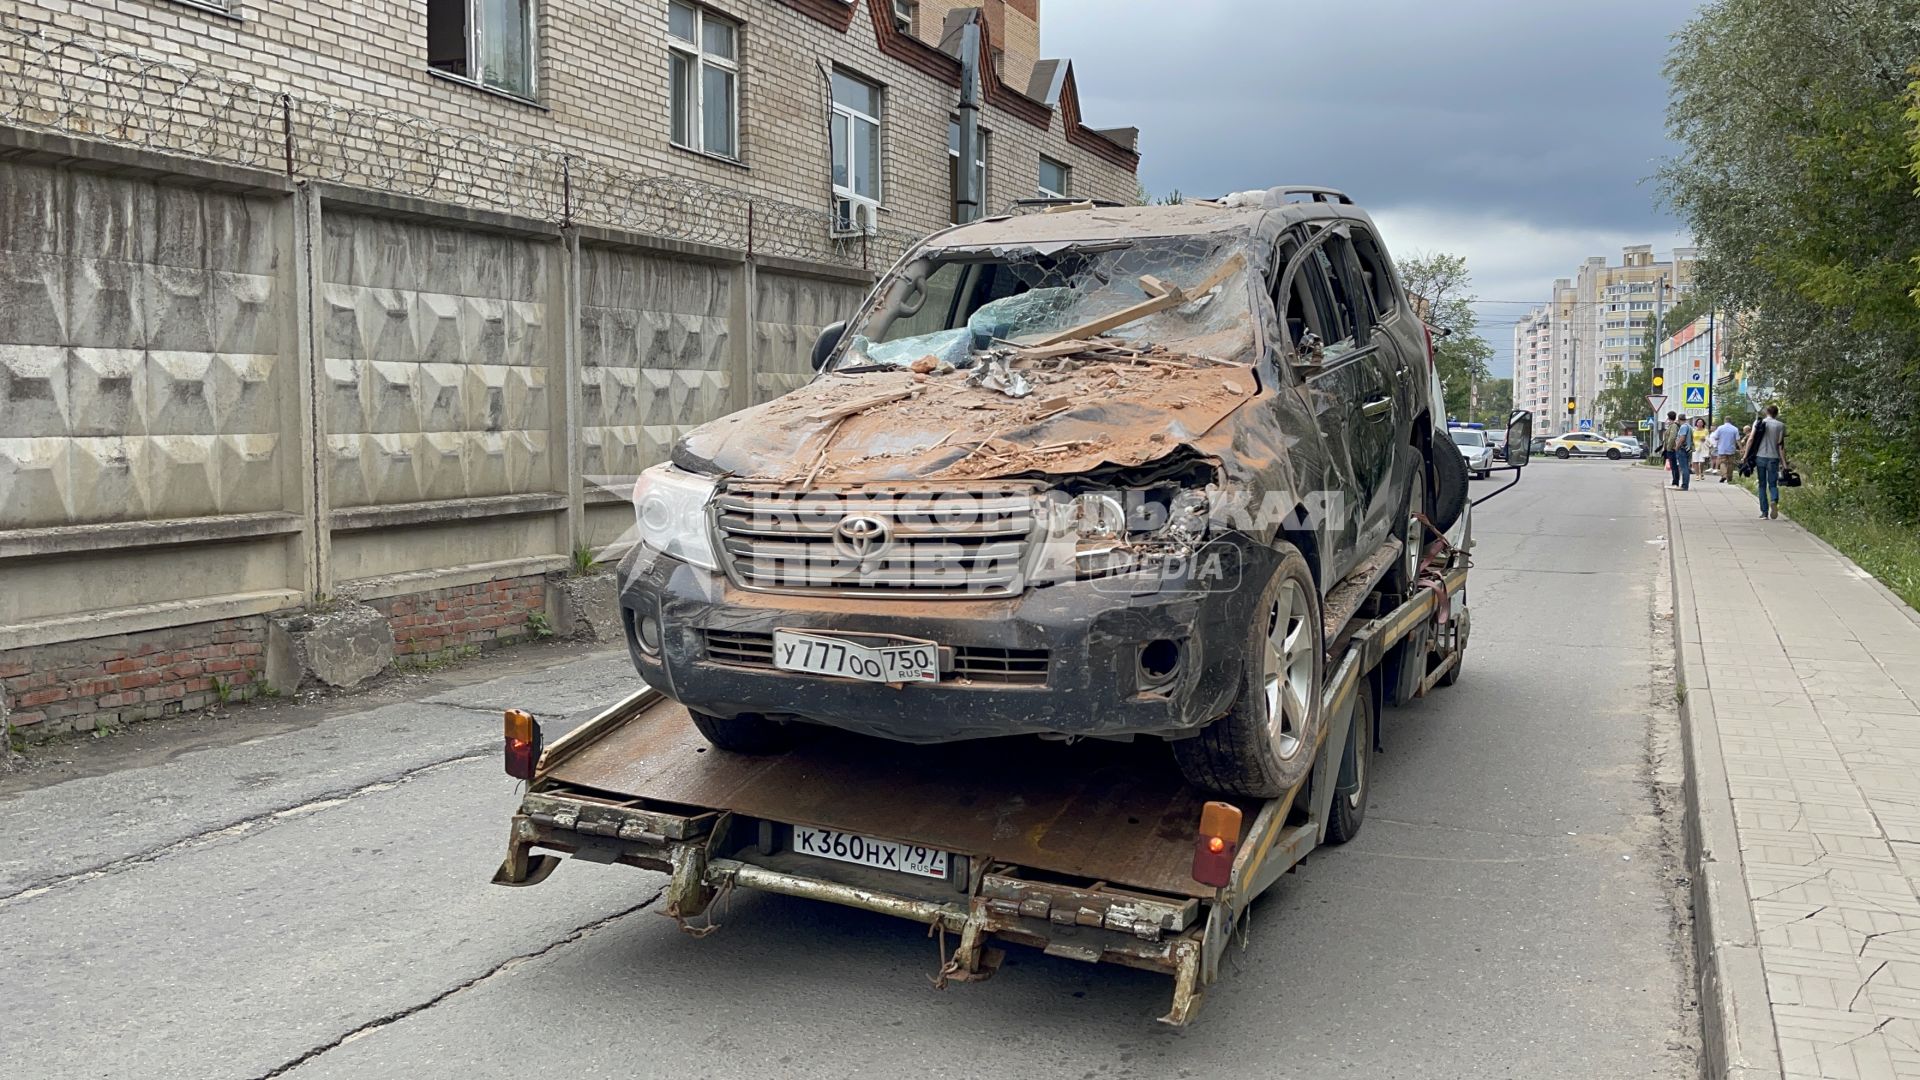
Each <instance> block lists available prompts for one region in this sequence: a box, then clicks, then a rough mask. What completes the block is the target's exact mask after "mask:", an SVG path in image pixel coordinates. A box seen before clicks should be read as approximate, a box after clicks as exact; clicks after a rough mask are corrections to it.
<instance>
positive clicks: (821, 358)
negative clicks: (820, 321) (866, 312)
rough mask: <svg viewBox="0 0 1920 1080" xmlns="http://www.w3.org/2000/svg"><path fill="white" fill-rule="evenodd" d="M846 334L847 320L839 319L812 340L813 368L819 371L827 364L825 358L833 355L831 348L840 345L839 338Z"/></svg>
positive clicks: (833, 348)
mask: <svg viewBox="0 0 1920 1080" xmlns="http://www.w3.org/2000/svg"><path fill="white" fill-rule="evenodd" d="M846 334H847V320H845V319H841V320H840V321H839V322H837V323H834V324H833V325H832V326H829V327H827V328H826V329H825V330H822V331H820V336H819V337H817V338H815V339H814V341H813V370H815V371H819V370H820V369H821V368H823V367H826V366H827V360H828V359H830V358H831V357H832V356H833V350H835V349H837V348H839V347H840V339H841V338H843V337H845V336H846Z"/></svg>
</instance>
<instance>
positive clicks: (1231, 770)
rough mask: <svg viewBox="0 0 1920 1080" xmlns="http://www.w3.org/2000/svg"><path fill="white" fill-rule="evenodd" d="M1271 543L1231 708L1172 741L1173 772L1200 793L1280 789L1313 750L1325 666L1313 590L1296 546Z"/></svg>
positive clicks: (1320, 726) (1261, 793) (1271, 793)
mask: <svg viewBox="0 0 1920 1080" xmlns="http://www.w3.org/2000/svg"><path fill="white" fill-rule="evenodd" d="M1276 548H1277V551H1278V554H1279V555H1280V565H1279V567H1277V568H1276V569H1275V570H1274V572H1273V578H1272V579H1271V580H1269V581H1268V582H1267V586H1266V588H1264V589H1262V590H1261V591H1260V600H1259V602H1258V604H1256V605H1255V607H1254V609H1253V612H1252V617H1251V619H1250V620H1249V621H1250V623H1251V625H1249V626H1248V627H1247V631H1246V632H1247V644H1246V655H1245V659H1244V661H1243V662H1242V664H1241V678H1240V693H1239V695H1238V697H1237V699H1236V700H1235V701H1234V703H1233V707H1232V708H1230V709H1228V710H1227V714H1226V715H1225V716H1222V717H1221V718H1219V719H1218V720H1215V721H1214V722H1213V723H1211V724H1209V725H1207V727H1206V729H1205V730H1203V731H1201V732H1200V734H1198V735H1194V736H1191V737H1189V738H1185V739H1180V740H1177V741H1175V742H1174V744H1173V756H1174V759H1175V760H1176V761H1177V762H1178V763H1179V765H1180V772H1181V774H1182V775H1184V776H1185V777H1186V778H1187V782H1188V783H1190V784H1192V785H1193V786H1194V787H1196V788H1199V789H1201V790H1202V791H1207V792H1212V793H1216V794H1220V795H1226V796H1230V797H1239V798H1245V799H1271V798H1274V797H1276V796H1279V795H1283V794H1285V793H1286V792H1287V791H1288V790H1290V789H1292V788H1293V787H1294V786H1295V785H1296V784H1298V783H1300V781H1301V780H1303V779H1305V777H1306V775H1307V771H1308V770H1309V769H1311V768H1312V767H1313V759H1314V756H1315V754H1316V753H1317V752H1318V750H1319V745H1320V738H1321V733H1322V731H1323V730H1324V718H1323V717H1322V716H1321V708H1320V692H1321V687H1322V684H1323V682H1324V681H1325V669H1326V654H1325V643H1324V642H1323V641H1322V634H1323V631H1322V629H1321V626H1320V590H1319V589H1318V588H1316V587H1315V586H1314V583H1313V576H1312V575H1311V574H1310V573H1308V571H1307V560H1306V559H1305V558H1302V557H1301V555H1300V552H1299V550H1298V549H1296V548H1295V547H1294V546H1293V545H1291V544H1286V543H1281V544H1278V545H1276Z"/></svg>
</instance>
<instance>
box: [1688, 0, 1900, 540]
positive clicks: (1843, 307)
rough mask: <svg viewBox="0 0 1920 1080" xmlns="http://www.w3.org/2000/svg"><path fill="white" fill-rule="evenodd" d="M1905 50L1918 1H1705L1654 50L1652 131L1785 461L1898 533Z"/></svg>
mask: <svg viewBox="0 0 1920 1080" xmlns="http://www.w3.org/2000/svg"><path fill="white" fill-rule="evenodd" d="M1916 56H1920V0H1877V2H1876V3H1873V4H1858V3H1832V4H1826V3H1822V4H1800V3H1780V2H1778V0H1714V2H1711V3H1708V4H1706V5H1705V6H1703V7H1702V8H1701V10H1700V12H1699V14H1698V15H1697V16H1696V17H1695V18H1694V19H1693V21H1692V22H1690V23H1689V24H1688V25H1687V26H1686V27H1685V28H1684V29H1683V30H1682V31H1681V32H1680V34H1679V35H1677V37H1676V39H1675V46H1674V49H1673V51H1672V53H1671V54H1670V56H1669V57H1668V62H1667V76H1668V79H1669V81H1670V82H1671V84H1672V87H1671V100H1670V103H1669V107H1668V127H1669V130H1670V132H1671V133H1672V135H1673V136H1674V138H1675V140H1676V141H1677V142H1678V143H1680V144H1681V145H1682V146H1684V147H1685V148H1686V149H1685V151H1684V152H1683V153H1682V154H1681V155H1680V157H1679V158H1678V159H1677V160H1675V161H1672V162H1670V163H1669V164H1668V165H1667V166H1666V167H1665V168H1664V169H1663V170H1662V172H1661V182H1662V187H1663V190H1664V192H1665V194H1666V196H1667V198H1668V199H1669V201H1670V202H1671V203H1672V205H1673V206H1674V207H1675V208H1676V209H1677V210H1678V211H1679V212H1680V213H1681V215H1682V216H1684V217H1685V218H1686V219H1687V221H1688V222H1689V224H1691V226H1692V228H1693V232H1694V235H1695V238H1696V240H1697V241H1698V243H1699V246H1700V248H1701V255H1702V260H1701V264H1700V267H1699V277H1698V282H1699V286H1700V291H1701V294H1702V296H1703V297H1704V298H1706V299H1707V300H1708V301H1709V302H1710V303H1712V304H1713V305H1714V307H1715V308H1717V309H1718V310H1720V311H1723V312H1738V313H1739V328H1738V332H1737V333H1736V334H1735V335H1734V336H1733V338H1732V345H1733V363H1734V364H1735V365H1736V366H1738V367H1741V368H1743V369H1744V370H1745V371H1746V373H1747V375H1748V377H1749V380H1750V381H1751V383H1752V385H1755V386H1759V387H1764V388H1766V394H1765V396H1764V397H1763V402H1764V401H1767V400H1773V401H1777V402H1778V403H1779V404H1780V405H1781V408H1782V418H1783V419H1785V420H1786V422H1787V428H1788V441H1789V451H1788V452H1789V455H1790V456H1792V457H1793V459H1794V461H1795V464H1796V465H1797V466H1798V467H1799V468H1800V470H1801V472H1802V474H1803V475H1806V476H1807V477H1808V482H1809V484H1813V483H1816V482H1817V483H1818V484H1819V485H1820V490H1821V492H1822V498H1823V499H1825V500H1828V504H1829V505H1831V506H1832V507H1833V508H1834V511H1835V513H1836V514H1853V515H1855V516H1857V517H1859V518H1860V520H1866V518H1865V517H1864V516H1863V515H1867V514H1869V512H1870V513H1871V515H1872V519H1873V520H1875V521H1885V522H1890V523H1896V524H1901V525H1904V526H1905V527H1907V528H1908V529H1909V530H1911V529H1912V526H1913V524H1914V523H1916V522H1920V482H1916V480H1915V478H1916V477H1920V303H1916V301H1920V258H1917V257H1916V253H1920V212H1916V206H1917V205H1920V204H1916V201H1915V193H1916V184H1920V85H1916V81H1915V79H1916V76H1920V71H1917V70H1915V67H1914V58H1915V57H1916ZM1816 477H1817V480H1816ZM1835 520H1839V519H1838V518H1835ZM1845 535H1847V536H1849V537H1864V536H1867V535H1868V531H1867V530H1865V529H1864V528H1862V529H1852V530H1850V531H1848V532H1846V533H1845ZM1843 550H1846V549H1845V548H1844V547H1843ZM1849 553H1850V554H1854V553H1853V552H1851V551H1850V552H1849ZM1856 557H1857V556H1856ZM1862 562H1863V564H1864V562H1865V560H1864V559H1863V560H1862Z"/></svg>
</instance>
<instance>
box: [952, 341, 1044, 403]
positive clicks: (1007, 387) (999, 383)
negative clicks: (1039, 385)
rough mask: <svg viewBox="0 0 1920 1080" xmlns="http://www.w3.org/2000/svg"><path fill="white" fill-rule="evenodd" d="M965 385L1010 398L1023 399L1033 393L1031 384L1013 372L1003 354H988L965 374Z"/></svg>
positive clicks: (1011, 366) (1023, 376)
mask: <svg viewBox="0 0 1920 1080" xmlns="http://www.w3.org/2000/svg"><path fill="white" fill-rule="evenodd" d="M967 385H968V386H978V387H982V388H984V389H987V390H998V391H1000V392H1001V393H1003V394H1005V395H1007V396H1008V397H1010V398H1023V397H1026V396H1027V395H1028V394H1031V393H1033V384H1032V383H1029V382H1028V381H1027V377H1026V376H1025V375H1023V374H1021V373H1020V372H1018V371H1015V370H1013V365H1012V364H1010V363H1009V362H1008V360H1007V355H1006V353H1004V352H992V353H988V354H987V355H986V356H985V357H983V358H982V359H981V360H979V361H978V362H977V363H975V364H974V365H973V370H971V371H969V372H967Z"/></svg>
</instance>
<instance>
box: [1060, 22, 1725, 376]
mask: <svg viewBox="0 0 1920 1080" xmlns="http://www.w3.org/2000/svg"><path fill="white" fill-rule="evenodd" d="M1697 6H1698V5H1697V3H1695V0H1613V2H1611V3H1605V4H1591V3H1577V2H1573V0H1451V2H1447V3H1435V2H1434V0H1323V2H1321V3H1318V4H1312V5H1307V4H1300V3H1293V2H1287V0H1185V2H1183V3H1181V4H1178V5H1169V4H1166V3H1164V0H1041V45H1042V49H1041V51H1042V53H1044V54H1045V55H1047V56H1061V57H1067V58H1069V59H1071V60H1072V61H1073V65H1074V72H1075V75H1076V79H1077V81H1078V83H1079V87H1080V99H1081V105H1082V112H1083V113H1084V115H1085V119H1086V121H1087V122H1088V123H1090V124H1092V125H1094V126H1096V127H1109V126H1120V125H1134V126H1138V127H1139V128H1140V129H1141V134H1140V149H1141V154H1142V160H1141V166H1140V178H1141V181H1142V183H1144V184H1145V185H1146V187H1147V190H1149V191H1151V192H1152V193H1154V194H1155V195H1156V196H1157V195H1160V194H1163V193H1165V192H1167V191H1169V190H1171V189H1174V188H1178V189H1179V190H1181V191H1182V192H1184V193H1186V194H1188V195H1215V194H1220V193H1223V192H1227V191H1235V190H1243V189H1247V188H1259V187H1270V186H1272V185H1274V184H1278V183H1283V182H1285V183H1306V184H1324V185H1328V186H1332V187H1337V188H1341V189H1342V190H1344V191H1346V192H1348V193H1349V194H1351V195H1352V196H1353V197H1354V198H1355V200H1356V201H1358V202H1359V203H1360V204H1361V205H1362V206H1364V207H1365V208H1367V209H1368V210H1369V211H1370V212H1371V213H1372V214H1373V215H1374V217H1375V219H1376V220H1377V221H1378V222H1379V224H1380V227H1381V231H1382V232H1383V233H1385V240H1386V242H1387V245H1388V247H1389V248H1390V249H1391V250H1392V251H1393V253H1394V255H1395V256H1396V257H1398V258H1406V257H1408V256H1410V255H1415V254H1421V253H1426V252H1434V251H1450V252H1456V253H1458V254H1462V255H1465V256H1466V257H1467V263H1468V266H1469V268H1470V269H1471V270H1472V271H1473V274H1474V290H1475V292H1477V293H1478V294H1479V295H1480V296H1482V297H1485V298H1487V299H1489V300H1529V301H1536V302H1541V303H1544V302H1545V301H1546V299H1547V292H1548V289H1549V288H1550V287H1551V285H1552V283H1553V279H1554V278H1556V277H1571V276H1572V275H1573V272H1574V268H1575V267H1576V266H1577V265H1578V264H1579V263H1580V262H1581V260H1583V259H1585V258H1586V257H1587V256H1589V255H1605V256H1607V257H1608V261H1609V262H1611V263H1617V262H1619V261H1620V249H1621V247H1623V246H1624V245H1627V244H1636V243H1650V244H1653V245H1654V250H1655V252H1656V253H1657V254H1658V255H1659V257H1661V258H1666V257H1668V256H1669V255H1670V253H1671V252H1672V250H1673V248H1674V247H1675V246H1685V245H1686V244H1687V243H1688V240H1687V237H1686V235H1685V233H1684V231H1683V230H1682V228H1681V226H1680V224H1679V223H1678V222H1677V221H1675V220H1674V219H1673V217H1672V215H1670V214H1669V213H1667V212H1666V211H1665V210H1664V209H1663V208H1662V207H1661V206H1660V205H1659V204H1658V201H1657V199H1656V192H1655V190H1654V186H1653V184H1652V182H1651V181H1649V180H1647V177H1649V176H1651V175H1652V173H1653V171H1654V169H1655V168H1656V167H1657V164H1658V162H1659V160H1660V159H1661V158H1662V157H1663V156H1665V155H1667V154H1668V153H1669V152H1670V151H1671V145H1670V144H1669V143H1668V141H1667V138H1666V131H1665V126H1664V110H1665V105H1666V83H1665V81H1664V79H1663V78H1662V77H1661V74H1660V69H1661V65H1662V63H1663V62H1664V60H1665V56H1666V51H1667V46H1668V38H1669V36H1670V35H1671V34H1672V33H1673V32H1674V31H1675V30H1677V29H1679V27H1680V26H1681V24H1682V23H1684V22H1685V21H1686V19H1687V17H1688V15H1689V14H1690V13H1691V12H1692V11H1693V10H1694V8H1695V7H1697ZM1479 310H1480V312H1481V321H1482V330H1483V332H1484V333H1485V334H1486V337H1487V339H1488V340H1489V341H1491V342H1492V343H1493V346H1494V348H1495V349H1496V350H1497V354H1496V357H1495V360H1494V369H1495V372H1496V374H1500V375H1505V374H1508V373H1510V371H1511V365H1512V356H1511V353H1512V325H1513V322H1514V320H1515V318H1516V317H1517V316H1518V315H1521V314H1524V313H1525V312H1526V310H1527V309H1526V307H1525V306H1524V305H1520V304H1501V303H1486V304H1483V305H1482V306H1481V307H1480V308H1479Z"/></svg>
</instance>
